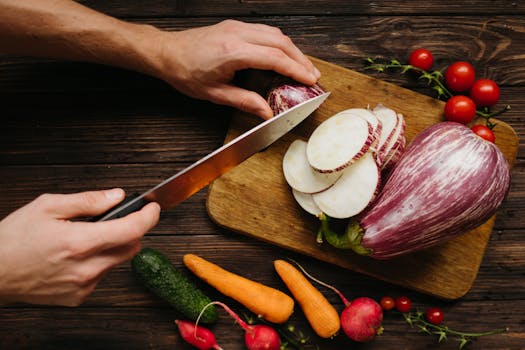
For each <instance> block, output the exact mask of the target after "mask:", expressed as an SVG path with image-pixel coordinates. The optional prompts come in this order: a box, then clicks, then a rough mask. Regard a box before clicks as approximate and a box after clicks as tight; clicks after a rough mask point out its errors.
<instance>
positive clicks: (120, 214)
mask: <svg viewBox="0 0 525 350" xmlns="http://www.w3.org/2000/svg"><path fill="white" fill-rule="evenodd" d="M138 196H140V193H134V194H131V195H129V196H126V198H124V200H123V201H122V202H120V203H119V204H117V205H116V206H114V207H112V208H110V209H109V210H107V211H106V212H104V213H102V214H100V215H97V216H95V217H93V218H91V220H90V221H92V222H95V221H100V220H101V219H102V218H104V217H105V216H106V215H107V214H109V213H111V212H112V211H113V210H115V209H116V208H119V207H122V206H124V205H126V204H127V203H129V202H131V201H132V200H134V199H135V198H137V197H138ZM148 203H149V201H147V200H146V199H144V198H140V199H139V200H137V201H136V202H134V203H133V204H131V205H129V206H128V207H126V208H124V209H122V210H121V211H118V212H117V213H115V214H113V215H111V216H108V217H107V218H104V221H107V220H113V219H118V218H121V217H124V216H126V215H128V214H131V213H134V212H136V211H139V210H140V209H142V208H143V207H144V206H145V205H146V204H148Z"/></svg>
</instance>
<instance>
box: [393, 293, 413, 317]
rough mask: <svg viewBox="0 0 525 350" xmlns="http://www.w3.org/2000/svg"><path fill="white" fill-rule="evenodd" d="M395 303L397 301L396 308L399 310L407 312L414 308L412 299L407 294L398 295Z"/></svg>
mask: <svg viewBox="0 0 525 350" xmlns="http://www.w3.org/2000/svg"><path fill="white" fill-rule="evenodd" d="M395 303H396V309H397V311H399V312H403V313H406V312H409V311H410V309H411V308H412V302H411V301H410V299H408V298H407V297H405V296H400V297H397V298H396V302H395Z"/></svg>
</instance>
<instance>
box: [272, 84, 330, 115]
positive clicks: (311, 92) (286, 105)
mask: <svg viewBox="0 0 525 350" xmlns="http://www.w3.org/2000/svg"><path fill="white" fill-rule="evenodd" d="M324 92H325V91H324V90H323V88H322V87H321V86H319V85H318V84H315V85H312V86H307V85H302V84H299V83H296V82H290V83H287V84H281V85H279V86H276V87H274V88H272V89H271V90H270V92H269V93H268V99H267V100H268V104H269V105H270V107H271V108H272V110H273V113H274V114H275V115H277V114H279V113H282V112H284V111H286V110H288V109H290V108H292V107H293V106H295V105H297V104H299V103H301V102H304V101H307V100H309V99H311V98H314V97H315V96H319V95H322V94H323V93H324Z"/></svg>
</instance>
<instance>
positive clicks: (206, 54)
mask: <svg viewBox="0 0 525 350" xmlns="http://www.w3.org/2000/svg"><path fill="white" fill-rule="evenodd" d="M156 40H157V41H156V46H157V47H158V52H160V53H161V55H160V57H157V58H156V59H154V60H153V61H154V62H157V64H156V69H155V71H156V72H155V73H154V75H156V76H158V77H159V78H161V79H163V80H165V81H167V82H168V83H169V84H171V85H172V86H173V87H174V88H176V89H177V90H179V91H180V92H182V93H184V94H187V95H189V96H191V97H194V98H199V99H205V100H209V101H211V102H214V103H218V104H223V105H228V106H232V107H235V108H237V109H240V110H242V111H246V112H248V113H252V114H255V115H258V116H260V117H262V118H264V119H268V118H271V117H272V115H273V113H272V110H271V109H270V107H269V105H268V103H267V102H266V101H265V99H264V98H263V97H262V96H260V95H259V94H257V93H255V92H253V91H248V90H245V89H242V88H240V87H237V86H234V85H232V84H231V81H232V79H233V77H234V75H235V72H236V71H239V70H243V69H248V68H253V69H263V70H273V71H275V72H277V73H280V74H282V75H285V76H287V77H290V78H292V79H294V80H296V81H298V82H301V83H303V84H307V85H312V84H314V83H315V82H317V80H318V78H319V76H320V73H319V71H318V70H317V69H316V68H315V67H314V65H313V64H312V62H311V61H310V60H309V59H308V58H307V57H306V56H305V55H304V54H303V53H302V52H301V51H300V50H299V49H298V48H297V47H296V46H295V45H294V44H293V42H292V41H291V40H290V38H289V37H287V36H286V35H284V34H283V33H282V32H281V30H280V29H278V28H276V27H272V26H268V25H264V24H250V23H244V22H239V21H235V20H225V21H223V22H221V23H218V24H216V25H212V26H208V27H201V28H195V29H189V30H185V31H180V32H162V34H161V35H159V37H158V38H157V39H156Z"/></svg>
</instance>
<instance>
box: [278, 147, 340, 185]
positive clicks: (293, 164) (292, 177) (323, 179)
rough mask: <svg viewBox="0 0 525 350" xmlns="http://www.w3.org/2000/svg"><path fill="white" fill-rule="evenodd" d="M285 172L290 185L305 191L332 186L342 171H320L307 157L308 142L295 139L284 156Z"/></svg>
mask: <svg viewBox="0 0 525 350" xmlns="http://www.w3.org/2000/svg"><path fill="white" fill-rule="evenodd" d="M283 173H284V177H285V179H286V182H288V185H290V187H292V188H293V189H295V190H297V191H300V192H304V193H315V192H320V191H323V190H325V189H327V188H328V187H330V186H332V185H333V184H334V182H335V181H336V180H337V179H338V178H339V177H340V176H341V173H339V172H334V173H328V174H325V173H320V172H318V171H316V170H315V169H314V168H312V167H311V166H310V163H309V162H308V159H307V157H306V142H305V141H303V140H295V141H294V142H292V143H291V144H290V146H289V147H288V150H287V151H286V153H285V154H284V157H283Z"/></svg>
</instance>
